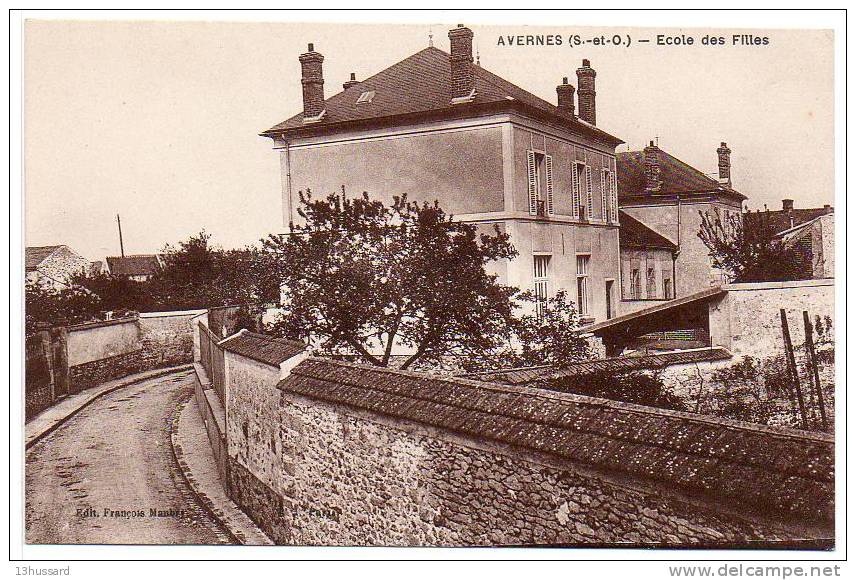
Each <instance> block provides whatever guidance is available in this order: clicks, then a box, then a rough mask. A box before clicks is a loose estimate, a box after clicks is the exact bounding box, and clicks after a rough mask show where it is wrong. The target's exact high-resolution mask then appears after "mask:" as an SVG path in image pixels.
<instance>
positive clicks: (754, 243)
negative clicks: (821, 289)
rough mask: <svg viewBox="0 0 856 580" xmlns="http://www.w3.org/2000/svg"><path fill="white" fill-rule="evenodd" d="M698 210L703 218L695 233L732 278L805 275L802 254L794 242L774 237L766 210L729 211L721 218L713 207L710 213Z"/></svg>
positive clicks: (757, 279)
mask: <svg viewBox="0 0 856 580" xmlns="http://www.w3.org/2000/svg"><path fill="white" fill-rule="evenodd" d="M699 214H700V215H701V218H702V222H701V228H700V230H699V233H698V237H699V238H701V240H702V241H703V242H704V244H705V245H706V246H707V248H708V250H709V255H710V257H711V258H712V260H713V265H714V266H715V267H717V268H720V269H721V270H724V271H725V272H727V273H728V274H729V275H730V277H731V279H732V280H733V281H735V282H776V281H784V280H796V279H801V278H804V277H805V274H804V272H805V269H804V268H803V263H804V261H805V258H804V257H803V255H802V254H801V253H800V252H799V251H797V249H796V248H794V247H793V246H788V245H785V244H784V243H782V241H781V240H779V239H776V237H775V235H776V234H777V233H778V232H776V231H775V228H774V227H773V225H772V223H771V221H770V219H769V216H768V214H767V213H766V212H756V213H754V214H750V212H744V213H743V214H742V215H741V214H738V213H730V214H729V215H728V217H726V218H723V216H722V214H721V212H720V211H719V208H716V209H715V210H714V212H713V213H710V212H699ZM749 215H752V217H751V218H748V216H749ZM747 218H748V219H747ZM749 220H751V223H747V222H749Z"/></svg>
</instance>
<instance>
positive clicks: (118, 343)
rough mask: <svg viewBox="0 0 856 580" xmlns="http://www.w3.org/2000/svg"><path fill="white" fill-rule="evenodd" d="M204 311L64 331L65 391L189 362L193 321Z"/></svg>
mask: <svg viewBox="0 0 856 580" xmlns="http://www.w3.org/2000/svg"><path fill="white" fill-rule="evenodd" d="M204 312H205V311H204V310H189V311H181V312H150V313H143V314H140V316H139V318H125V319H121V320H108V321H103V322H94V323H87V324H80V325H76V326H73V327H69V328H68V340H67V344H68V346H67V353H68V359H69V363H68V377H69V384H70V386H69V392H71V393H77V392H80V391H81V390H83V389H87V388H90V387H93V386H95V385H97V384H99V383H102V382H105V381H109V380H112V379H116V378H119V377H123V376H126V375H130V374H133V373H138V372H141V371H145V370H150V369H155V368H160V367H168V366H175V365H180V364H186V363H189V362H192V361H193V348H194V334H193V320H194V318H196V317H198V316H199V315H200V314H203V313H204Z"/></svg>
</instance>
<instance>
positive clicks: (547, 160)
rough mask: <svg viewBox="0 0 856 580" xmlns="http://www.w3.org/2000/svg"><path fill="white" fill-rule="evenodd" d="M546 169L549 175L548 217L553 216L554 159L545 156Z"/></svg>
mask: <svg viewBox="0 0 856 580" xmlns="http://www.w3.org/2000/svg"><path fill="white" fill-rule="evenodd" d="M544 168H545V173H546V174H547V215H553V157H552V156H551V155H545V156H544Z"/></svg>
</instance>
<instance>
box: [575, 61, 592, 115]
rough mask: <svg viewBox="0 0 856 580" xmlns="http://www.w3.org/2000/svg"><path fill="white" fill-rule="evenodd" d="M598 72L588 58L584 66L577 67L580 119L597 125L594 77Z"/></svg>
mask: <svg viewBox="0 0 856 580" xmlns="http://www.w3.org/2000/svg"><path fill="white" fill-rule="evenodd" d="M596 76H597V73H596V72H595V71H594V69H593V68H591V63H590V62H589V60H588V59H587V58H584V59H583V66H581V67H580V68H578V69H577V87H579V89H578V90H577V95H578V96H577V99H578V100H579V104H580V119H582V120H583V121H585V122H586V123H589V124H591V125H597V115H596V114H595V101H594V96H595V91H594V77H596Z"/></svg>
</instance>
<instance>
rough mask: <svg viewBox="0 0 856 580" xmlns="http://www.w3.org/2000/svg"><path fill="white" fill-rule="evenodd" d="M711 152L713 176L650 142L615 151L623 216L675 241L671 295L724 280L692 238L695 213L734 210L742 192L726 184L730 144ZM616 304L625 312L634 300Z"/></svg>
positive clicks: (695, 235) (704, 248) (685, 293)
mask: <svg viewBox="0 0 856 580" xmlns="http://www.w3.org/2000/svg"><path fill="white" fill-rule="evenodd" d="M716 154H717V159H718V166H719V172H718V173H719V179H713V178H712V177H709V176H708V175H706V174H705V173H704V172H702V171H700V170H698V169H696V168H694V167H692V166H691V165H689V164H687V163H685V162H683V161H681V160H680V159H678V158H677V157H675V156H674V155H671V154H670V153H667V152H666V151H663V150H662V149H660V148H659V147H658V146H657V145H655V144H654V142H653V141H652V142H650V143H649V145H648V146H647V147H645V148H644V149H643V150H642V151H628V152H625V153H619V154H618V156H617V158H618V205H619V207H620V208H621V211H622V212H623V215H627V216H630V217H632V218H634V219H635V220H637V221H638V222H641V223H642V224H644V225H645V226H646V227H648V228H650V229H651V230H653V231H654V232H656V233H657V234H659V235H660V236H662V237H664V238H665V239H667V240H668V241H669V242H671V243H672V244H674V246H675V249H674V256H675V260H674V275H673V278H672V282H671V286H672V288H673V292H674V296H673V297H674V298H679V297H682V296H688V295H690V294H693V293H695V292H699V291H702V290H705V289H706V288H710V287H711V286H714V285H717V284H722V283H725V282H727V281H728V280H727V279H726V276H725V275H724V273H723V272H722V271H720V270H718V269H717V268H714V267H713V265H712V263H711V259H710V257H709V250H708V248H707V246H705V245H704V242H702V241H701V239H700V238H699V237H698V232H699V229H700V227H701V214H702V213H713V212H715V211H717V210H718V211H719V212H720V215H722V216H723V217H724V218H727V217H728V216H729V215H730V214H732V213H734V214H737V215H740V214H741V211H742V204H743V201H744V200H746V196H744V195H743V194H741V193H740V192H738V191H736V190H735V189H734V188H733V187H732V186H731V149H729V148H728V145H726V144H725V143H721V144H720V146H719V147H718V148H717V150H716ZM631 272H632V270H631ZM642 276H643V277H645V276H647V273H642ZM644 283H645V282H643V284H644ZM623 284H624V282H623ZM632 286H633V285H632V284H630V287H632ZM622 287H624V286H622ZM638 295H639V294H638V293H637V294H636V295H633V294H630V295H629V296H628V297H627V298H626V299H628V300H633V301H635V300H638ZM622 307H623V310H622V311H623V312H627V311H632V310H635V309H636V308H637V305H635V304H625V303H622Z"/></svg>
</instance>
